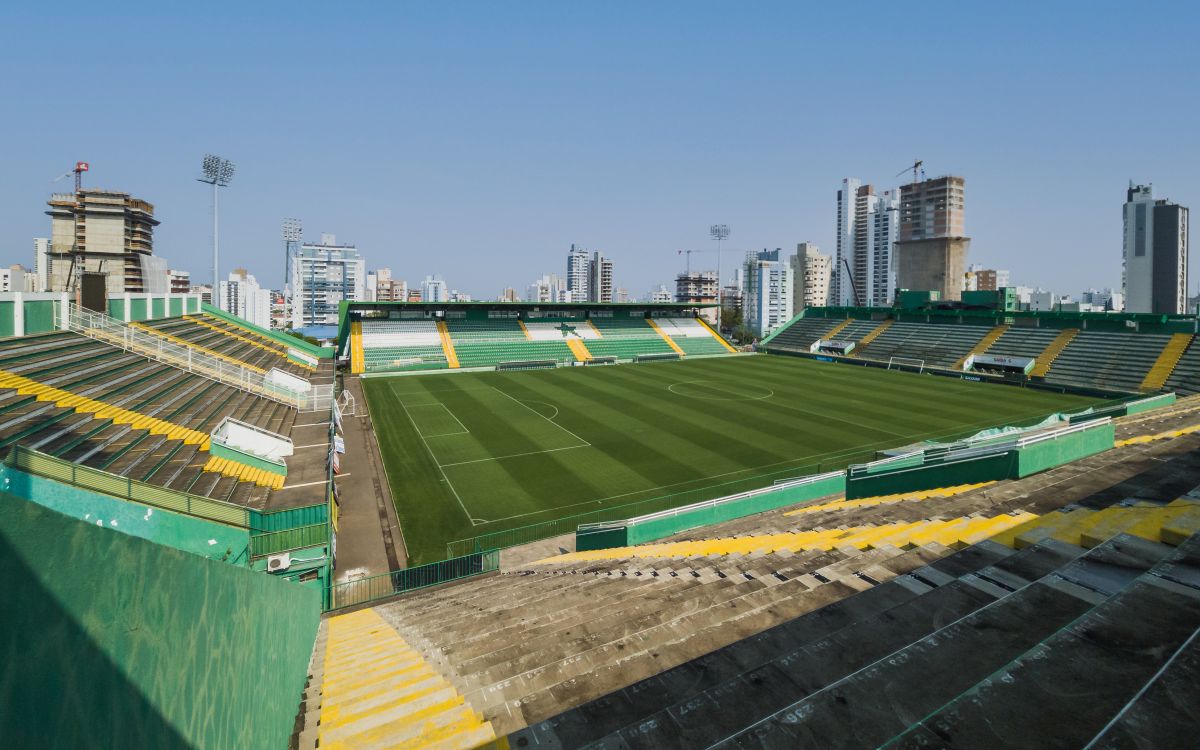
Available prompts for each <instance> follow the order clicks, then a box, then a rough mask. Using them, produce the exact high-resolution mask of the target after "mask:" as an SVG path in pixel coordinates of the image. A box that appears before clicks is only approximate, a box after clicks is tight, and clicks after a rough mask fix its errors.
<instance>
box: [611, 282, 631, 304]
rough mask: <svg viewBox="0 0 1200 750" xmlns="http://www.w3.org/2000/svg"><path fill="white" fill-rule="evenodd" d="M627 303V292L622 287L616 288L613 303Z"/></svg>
mask: <svg viewBox="0 0 1200 750" xmlns="http://www.w3.org/2000/svg"><path fill="white" fill-rule="evenodd" d="M629 301H630V299H629V290H628V289H626V288H625V287H623V286H619V287H617V289H616V291H614V292H613V302H621V303H624V302H629Z"/></svg>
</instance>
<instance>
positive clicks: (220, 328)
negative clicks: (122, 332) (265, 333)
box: [132, 315, 317, 378]
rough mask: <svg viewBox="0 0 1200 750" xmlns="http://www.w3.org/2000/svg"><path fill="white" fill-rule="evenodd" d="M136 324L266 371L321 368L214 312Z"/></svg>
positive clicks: (299, 372) (309, 371) (302, 372)
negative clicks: (290, 356) (292, 357)
mask: <svg viewBox="0 0 1200 750" xmlns="http://www.w3.org/2000/svg"><path fill="white" fill-rule="evenodd" d="M132 325H134V326H136V327H139V328H141V329H142V330H147V331H149V332H151V333H158V334H160V335H164V336H167V337H169V338H170V339H171V340H174V341H175V343H181V344H184V345H188V346H192V347H196V348H198V349H200V350H201V351H205V352H208V353H213V354H215V355H217V356H222V357H223V358H228V359H230V360H232V361H235V362H240V363H242V364H245V365H246V366H248V367H252V368H256V369H259V370H262V371H267V370H270V369H273V368H278V369H281V370H284V371H286V372H290V373H293V374H296V375H299V376H300V377H304V378H309V377H311V376H312V374H313V373H314V371H315V370H316V369H317V368H315V367H311V366H308V365H305V364H300V363H297V362H293V361H291V360H289V359H288V358H287V347H286V346H284V345H282V344H280V343H278V342H276V341H274V340H272V339H267V338H264V337H261V336H258V335H257V334H255V333H253V332H251V331H247V330H244V329H241V328H238V327H236V326H234V325H232V324H230V323H228V322H227V321H225V320H222V319H220V318H217V317H214V316H211V315H188V316H183V317H179V318H161V319H157V320H149V321H146V322H145V323H140V324H132Z"/></svg>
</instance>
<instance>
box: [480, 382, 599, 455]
mask: <svg viewBox="0 0 1200 750" xmlns="http://www.w3.org/2000/svg"><path fill="white" fill-rule="evenodd" d="M492 390H494V391H495V392H496V393H499V394H500V395H501V396H508V398H510V399H512V400H513V401H514V402H516V403H518V404H520V405H521V406H523V407H525V408H526V409H528V410H529V411H531V412H533V413H534V414H537V415H538V416H539V417H541V418H542V419H544V420H546V421H547V422H549V423H550V424H552V425H554V426H555V427H557V428H558V429H560V430H562V431H563V432H565V433H567V434H568V435H570V436H571V437H573V438H575V439H576V440H578V441H579V442H580V443H582V445H577V446H571V447H573V448H590V447H592V444H591V443H589V442H588V441H586V440H584V439H583V438H581V437H579V436H578V435H576V434H575V433H573V432H571V431H570V430H568V429H567V428H566V427H563V426H562V425H560V424H559V423H558V422H555V421H554V420H553V419H551V418H550V417H547V416H546V415H545V414H542V413H541V412H539V411H538V410H537V409H535V408H533V407H532V406H530V405H529V404H527V403H525V402H524V401H520V400H518V399H517V398H515V397H513V396H510V395H509V394H507V393H505V392H504V391H502V390H500V389H499V388H497V387H496V386H492ZM537 403H539V404H540V403H543V402H541V401H538V402H537Z"/></svg>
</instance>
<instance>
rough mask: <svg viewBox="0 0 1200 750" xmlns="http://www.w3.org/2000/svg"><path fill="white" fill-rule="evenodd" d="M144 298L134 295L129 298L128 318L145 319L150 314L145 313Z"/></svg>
mask: <svg viewBox="0 0 1200 750" xmlns="http://www.w3.org/2000/svg"><path fill="white" fill-rule="evenodd" d="M147 307H148V306H147V305H146V300H145V299H144V298H143V299H138V298H137V297H134V298H132V299H130V300H129V319H130V320H146V319H147V318H149V317H150V316H149V315H147V314H146V313H147V310H146V308H147Z"/></svg>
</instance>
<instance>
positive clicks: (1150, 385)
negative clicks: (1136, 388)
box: [1141, 333, 1195, 391]
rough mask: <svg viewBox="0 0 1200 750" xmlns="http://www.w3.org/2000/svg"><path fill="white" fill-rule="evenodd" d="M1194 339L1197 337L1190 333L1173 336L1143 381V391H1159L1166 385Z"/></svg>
mask: <svg viewBox="0 0 1200 750" xmlns="http://www.w3.org/2000/svg"><path fill="white" fill-rule="evenodd" d="M1193 338H1195V337H1194V336H1193V335H1192V334H1190V333H1176V334H1174V335H1172V336H1171V340H1170V341H1168V342H1167V345H1166V346H1165V347H1163V350H1162V352H1160V353H1159V355H1158V359H1157V360H1155V362H1154V365H1153V366H1152V367H1151V368H1150V371H1149V372H1148V373H1146V377H1145V379H1144V380H1142V385H1141V389H1142V390H1143V391H1157V390H1159V389H1161V388H1162V387H1163V385H1164V384H1166V382H1167V378H1169V377H1170V376H1171V373H1173V372H1174V371H1175V368H1176V367H1177V366H1178V365H1179V360H1180V358H1181V357H1182V356H1183V353H1184V352H1185V351H1187V348H1188V347H1189V346H1190V345H1191V343H1192V339H1193Z"/></svg>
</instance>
